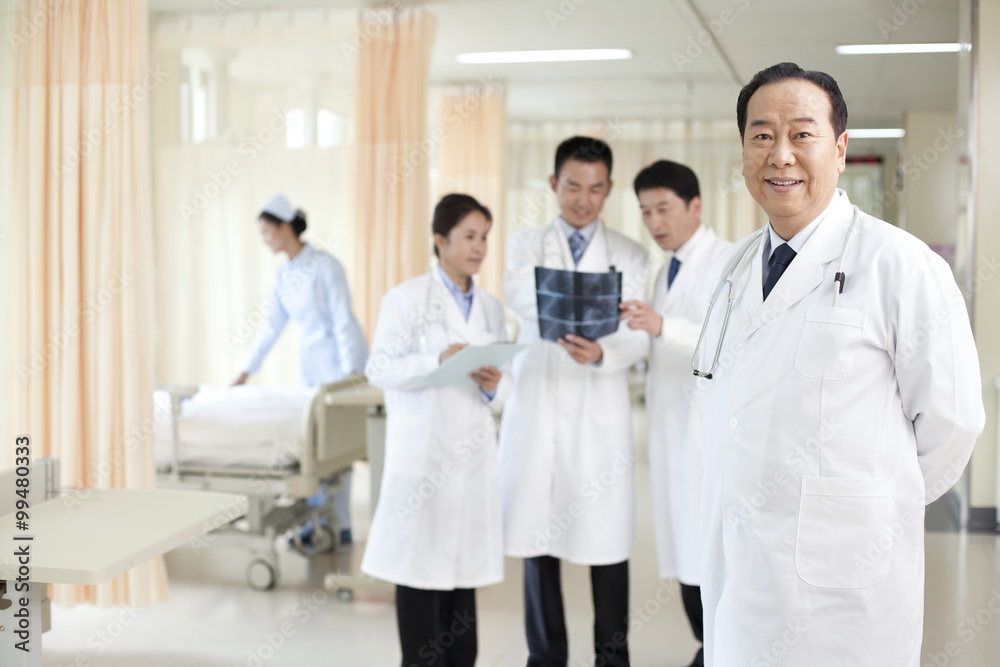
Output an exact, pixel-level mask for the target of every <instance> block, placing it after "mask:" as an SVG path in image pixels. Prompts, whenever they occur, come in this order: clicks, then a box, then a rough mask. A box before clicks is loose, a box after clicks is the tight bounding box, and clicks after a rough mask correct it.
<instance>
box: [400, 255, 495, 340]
mask: <svg viewBox="0 0 1000 667" xmlns="http://www.w3.org/2000/svg"><path fill="white" fill-rule="evenodd" d="M437 270H438V268H437V266H433V267H431V270H430V271H429V272H428V273H429V275H428V281H427V282H428V284H427V294H426V296H425V299H424V311H423V312H422V313H421V314H420V317H419V322H418V327H417V328H418V333H417V345H418V346H419V347H418V349H419V350H421V351H423V352H429V351H430V350H429V348H428V346H427V340H428V336H427V331H428V327H429V326H430V325H431V324H440V325H441V327H442V328H443V329H444V332H445V341H446V347H447V345H451V344H452V342H463V343H469V342H471V341H452V339H451V335H450V334H449V332H450V331H451V327H449V326H448V303H449V301H450V302H454V299H455V297H453V296H452V295H451V292H449V291H448V288H447V287H445V286H444V285H443V284H441V283H440V282H439V281H440V276H435V275H434V272H435V271H437ZM470 289H473V290H475V289H476V287H475V285H474V284H473V286H472V287H471V288H470ZM473 299H475V297H473ZM435 303H438V304H439V306H440V307H439V308H437V309H435V308H434V304H435ZM473 308H475V305H473ZM487 311H488V309H487V308H483V317H484V318H485V319H486V328H487V330H489V331H493V322H491V321H490V314H489V312H487ZM470 317H471V314H470Z"/></svg>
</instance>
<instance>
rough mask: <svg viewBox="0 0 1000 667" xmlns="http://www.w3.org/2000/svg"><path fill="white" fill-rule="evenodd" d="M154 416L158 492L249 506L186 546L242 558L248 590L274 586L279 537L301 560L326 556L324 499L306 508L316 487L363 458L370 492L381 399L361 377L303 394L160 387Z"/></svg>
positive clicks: (329, 508) (330, 543) (329, 529)
mask: <svg viewBox="0 0 1000 667" xmlns="http://www.w3.org/2000/svg"><path fill="white" fill-rule="evenodd" d="M154 410H155V413H154V414H155V415H156V419H155V420H154V421H155V423H156V426H155V427H154V437H153V441H154V452H155V456H156V463H157V484H158V486H159V487H160V488H185V489H201V490H209V491H217V492H227V493H238V494H242V495H245V496H247V497H248V498H249V503H250V504H249V510H248V512H247V514H246V517H245V518H243V519H242V520H239V521H233V522H230V523H226V524H225V525H220V526H218V527H217V530H215V531H214V532H212V533H210V534H209V535H207V536H206V537H205V538H204V539H203V542H202V543H201V544H200V545H198V544H196V545H195V546H196V548H198V547H199V546H203V547H209V546H234V547H239V548H243V549H246V550H247V551H249V553H250V560H249V563H248V564H247V567H246V580H247V583H248V585H249V586H251V587H252V588H254V589H255V590H262V591H265V590H270V589H272V588H274V586H275V585H276V583H277V580H278V576H279V571H278V557H277V549H276V547H275V542H276V540H277V539H278V537H279V536H281V535H283V534H285V533H287V532H288V531H292V540H293V546H294V547H295V548H296V549H297V550H298V551H299V552H300V553H302V554H303V555H305V556H307V557H312V556H314V555H316V554H319V553H326V552H329V551H332V550H333V549H334V548H335V546H336V538H335V536H336V535H337V534H338V532H339V531H338V527H337V519H336V513H335V512H334V511H333V510H334V508H333V503H332V494H327V499H326V500H325V501H324V502H322V503H321V504H318V505H317V504H316V503H310V502H309V499H310V498H311V497H313V496H315V495H316V493H317V491H318V490H319V489H320V488H321V486H325V487H327V488H328V489H330V490H332V489H335V488H336V487H337V486H338V484H339V483H340V479H341V476H342V475H343V473H344V472H346V471H348V470H350V469H351V466H352V464H353V462H354V461H356V460H360V459H366V458H367V459H368V460H369V462H370V463H371V464H372V480H373V484H372V489H373V496H376V494H377V486H378V485H377V483H375V481H376V480H379V479H381V461H382V449H383V446H384V445H383V442H384V435H383V434H384V425H381V424H380V423H379V422H380V421H382V420H384V411H383V407H382V393H381V391H379V390H378V389H375V388H373V387H371V386H369V385H368V383H367V382H366V381H365V380H364V378H351V379H348V380H345V381H343V382H338V383H333V384H327V385H323V386H321V387H319V388H318V389H311V390H310V389H302V388H292V387H262V386H253V385H251V386H242V387H231V388H224V389H223V388H212V387H195V386H179V385H169V386H164V387H161V388H160V389H158V390H157V392H156V395H155V396H154ZM376 497H377V496H376ZM376 497H373V498H372V507H374V506H375V501H376ZM307 520H311V522H312V525H313V527H314V533H313V536H312V541H311V544H308V545H307V544H303V542H302V540H301V538H300V537H299V533H300V531H299V528H300V527H301V526H302V525H303V524H305V523H306V521H307ZM339 581H341V582H343V585H342V586H341V590H338V593H339V594H340V595H341V597H342V598H349V597H350V585H349V584H350V581H351V578H350V577H349V576H348V577H343V576H341V577H340V579H339Z"/></svg>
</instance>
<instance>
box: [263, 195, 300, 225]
mask: <svg viewBox="0 0 1000 667" xmlns="http://www.w3.org/2000/svg"><path fill="white" fill-rule="evenodd" d="M262 212H263V213H268V214H270V215H273V216H274V217H276V218H277V219H278V220H284V221H285V222H291V221H292V220H294V219H295V209H293V208H292V205H291V204H289V203H288V197H286V196H285V195H274V196H273V197H271V199H270V201H268V202H267V203H266V204H264V210H263V211H262Z"/></svg>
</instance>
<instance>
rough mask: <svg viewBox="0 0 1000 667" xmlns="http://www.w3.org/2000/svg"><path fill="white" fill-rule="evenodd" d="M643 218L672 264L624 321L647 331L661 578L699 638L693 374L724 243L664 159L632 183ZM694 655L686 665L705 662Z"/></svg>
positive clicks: (697, 409) (682, 175) (627, 307)
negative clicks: (676, 592) (675, 584)
mask: <svg viewBox="0 0 1000 667" xmlns="http://www.w3.org/2000/svg"><path fill="white" fill-rule="evenodd" d="M635 194H636V196H637V197H638V198H639V207H640V209H641V210H642V221H643V223H644V224H645V225H646V229H648V230H649V234H650V236H652V237H653V239H654V240H655V241H656V244H657V245H658V246H660V248H661V249H663V250H664V251H665V252H668V253H670V255H671V256H670V261H669V262H667V263H666V264H664V266H663V268H662V269H661V270H660V273H659V275H657V276H656V283H655V286H654V288H653V302H652V303H651V304H646V303H643V302H641V301H627V302H625V303H623V304H622V305H621V309H622V316H621V319H622V320H625V321H627V322H628V327H629V328H630V329H642V330H644V331H646V332H647V333H648V334H649V337H650V346H649V373H648V374H647V375H646V413H647V416H648V418H649V430H648V433H649V475H650V478H651V479H650V482H651V485H650V486H651V489H652V492H653V519H654V524H653V527H654V531H655V534H656V561H657V566H658V569H659V572H660V578H661V579H679V580H680V584H681V597H682V598H683V600H684V610H685V611H686V612H687V617H688V621H689V622H690V623H691V630H692V631H693V632H694V636H695V638H697V640H698V641H699V642H701V641H702V619H701V588H700V587H699V585H698V584H699V582H700V581H701V574H700V572H699V568H700V567H701V560H700V556H699V554H700V553H701V550H700V549H699V547H698V542H699V539H700V535H701V531H700V529H699V528H700V526H699V522H700V521H701V401H700V400H699V398H698V393H699V392H698V385H697V378H695V377H694V375H693V374H692V373H691V357H692V356H693V355H694V348H695V345H697V343H698V335H699V334H700V333H701V323H702V318H703V317H704V316H705V292H706V289H707V283H708V274H709V271H710V269H711V268H712V266H713V265H714V264H715V262H716V260H718V258H719V256H720V255H722V254H723V253H725V252H726V249H727V248H729V246H730V245H732V244H730V243H729V242H728V241H724V240H723V239H720V238H719V237H718V236H716V235H715V232H713V231H712V230H711V229H708V228H707V227H705V226H704V225H702V224H701V191H700V189H699V187H698V177H697V176H695V173H694V172H693V171H691V169H689V168H688V167H686V166H684V165H682V164H677V163H676V162H670V161H667V160H660V161H659V162H654V163H653V164H651V165H650V166H648V167H646V168H645V169H643V170H642V171H640V172H639V174H638V175H637V176H636V177H635ZM704 664H705V663H704V656H703V650H702V649H699V650H698V653H697V655H695V658H694V661H693V662H692V663H691V667H702V665H704Z"/></svg>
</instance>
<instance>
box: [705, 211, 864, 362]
mask: <svg viewBox="0 0 1000 667" xmlns="http://www.w3.org/2000/svg"><path fill="white" fill-rule="evenodd" d="M860 213H861V211H860V210H859V209H858V207H857V206H855V207H854V215H853V216H852V217H851V224H850V226H849V227H848V228H847V237H846V238H845V239H844V248H843V249H842V250H841V251H840V263H839V264H838V265H837V273H836V274H834V277H833V282H834V283H835V284H836V285H837V287H835V288H834V290H833V307H834V308H836V307H837V304H838V301H839V299H840V294H841V293H842V292H843V291H844V282H845V281H846V280H847V275H846V274H845V273H844V260H845V259H846V257H847V251H848V249H849V248H850V247H851V239H852V238H853V237H854V226H855V224H857V221H858V216H859V215H860ZM767 229H768V228H767V227H764V228H763V229H759V230H757V231H756V232H754V233H753V235H751V236H750V238H749V239H747V240H746V241H745V242H744V244H743V246H742V247H741V248H740V251H739V252H737V253H736V255H735V256H734V257H733V259H732V260H731V261H730V262H729V264H728V265H727V266H726V270H725V271H724V272H723V273H722V276H723V277H722V279H721V280H720V281H719V284H718V285H717V286H716V288H715V293H714V294H713V295H712V300H711V301H710V302H709V304H708V312H707V313H705V323H704V324H702V325H701V334H700V335H699V336H698V343H697V344H696V345H695V348H694V356H693V357H692V358H691V370H692V371H693V372H694V374H695V375H696V376H698V377H700V378H705V379H706V380H711V379H712V374H713V373H715V370H716V369H717V368H718V367H719V355H720V354H722V344H723V342H724V341H725V339H726V330H727V329H728V327H729V314H730V313H731V312H732V310H733V298H734V295H735V292H736V286H737V285H738V284H739V283H740V280H742V279H743V275H744V274H745V273H746V271H747V269H748V268H749V267H750V263H751V262H752V261H753V258H754V255H756V254H757V250H758V249H759V248H760V246H761V244H762V243H763V242H764V235H765V234H766V233H767ZM723 290H725V291H726V313H725V315H724V316H723V318H722V329H721V331H720V332H719V342H718V343H717V344H716V346H715V355H714V356H713V357H712V365H711V366H710V367H709V369H708V370H707V371H700V370H698V359H699V358H700V357H701V352H702V345H703V343H704V342H705V333H706V332H707V331H708V323H709V322H710V321H711V319H712V312H713V311H714V310H715V304H716V303H718V301H719V298H720V297H721V296H722V292H723Z"/></svg>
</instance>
